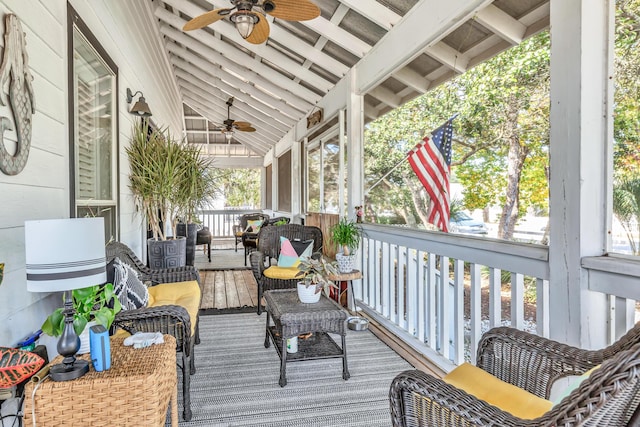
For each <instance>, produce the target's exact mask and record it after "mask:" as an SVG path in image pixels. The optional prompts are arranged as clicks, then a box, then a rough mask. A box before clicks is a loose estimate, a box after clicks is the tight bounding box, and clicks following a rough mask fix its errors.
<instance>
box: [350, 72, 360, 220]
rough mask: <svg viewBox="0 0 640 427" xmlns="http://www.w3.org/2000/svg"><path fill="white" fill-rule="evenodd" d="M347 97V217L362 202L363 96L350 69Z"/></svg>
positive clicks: (351, 217) (355, 75) (354, 73)
mask: <svg viewBox="0 0 640 427" xmlns="http://www.w3.org/2000/svg"><path fill="white" fill-rule="evenodd" d="M350 73H351V75H350V90H349V98H348V99H347V170H348V176H347V217H348V218H350V219H354V220H355V207H356V206H358V205H362V204H363V202H364V96H363V95H362V94H361V93H359V92H358V90H357V87H358V82H357V73H356V72H355V70H353V69H352V70H351V72H350Z"/></svg>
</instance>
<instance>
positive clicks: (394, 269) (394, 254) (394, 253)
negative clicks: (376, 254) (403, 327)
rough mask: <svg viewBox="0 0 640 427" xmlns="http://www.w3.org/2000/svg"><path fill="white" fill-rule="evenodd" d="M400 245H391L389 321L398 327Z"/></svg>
mask: <svg viewBox="0 0 640 427" xmlns="http://www.w3.org/2000/svg"><path fill="white" fill-rule="evenodd" d="M398 249H399V247H398V245H389V264H390V265H389V271H390V272H391V277H390V278H389V320H391V321H392V322H393V323H395V324H396V325H398V310H397V308H398V301H397V300H398V288H399V287H400V284H399V283H398V282H399V280H398V279H399V277H400V272H399V271H398V270H399V269H400V262H399V259H398Z"/></svg>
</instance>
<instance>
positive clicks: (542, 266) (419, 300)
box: [356, 224, 549, 370]
mask: <svg viewBox="0 0 640 427" xmlns="http://www.w3.org/2000/svg"><path fill="white" fill-rule="evenodd" d="M363 229H364V231H365V237H364V239H363V251H362V257H361V261H362V264H361V268H362V271H363V280H362V287H361V289H360V293H357V292H356V297H358V295H359V297H360V298H357V299H358V305H359V306H360V307H361V308H362V309H363V310H364V311H365V312H367V314H369V315H371V316H372V317H374V318H375V319H376V320H377V321H378V322H380V323H381V324H383V325H384V326H385V327H387V328H388V329H389V330H391V331H392V332H394V333H395V334H396V335H397V336H399V337H400V338H402V339H403V340H404V341H405V342H406V343H407V344H409V345H410V346H411V347H413V348H414V349H415V350H416V351H418V352H420V353H423V354H425V355H426V356H427V357H429V358H430V359H431V360H433V361H434V362H435V363H437V364H439V365H440V366H441V367H443V369H446V370H448V369H450V368H451V366H453V365H457V364H460V363H462V362H463V361H464V360H465V335H466V336H467V340H466V341H468V343H467V345H466V347H467V348H466V358H467V359H469V360H471V362H475V355H476V350H477V344H478V341H479V339H480V336H481V333H482V321H483V319H486V320H485V325H486V327H493V326H499V325H501V324H505V323H506V324H510V325H512V326H514V327H517V328H520V329H523V328H524V324H525V318H524V298H525V295H524V290H525V280H527V281H532V282H533V283H535V288H536V294H537V298H536V301H535V302H536V303H537V313H536V319H535V324H536V331H537V333H538V334H540V335H543V336H548V335H549V319H548V294H549V289H548V286H549V284H548V279H549V267H548V262H547V259H548V248H547V247H546V246H542V245H531V244H518V243H513V242H507V241H501V240H495V239H486V238H482V239H481V238H476V237H472V236H462V235H454V234H451V235H444V234H442V233H433V232H428V231H420V230H414V229H407V228H399V227H391V226H384V225H371V224H365V225H364V227H363ZM503 271H504V272H508V273H510V274H509V276H510V280H509V284H510V291H509V292H508V295H506V296H507V298H506V300H505V301H506V302H509V303H510V315H509V316H505V317H508V318H507V319H505V318H503V316H502V312H503V310H502V299H503V298H502V297H503V289H502V288H503V286H502V283H501V282H502V281H501V276H502V272H503ZM443 278H445V280H443ZM465 283H467V289H466V290H465ZM465 292H468V297H467V298H465ZM483 294H486V295H485V297H484V298H488V304H484V306H485V307H487V309H486V310H485V311H483V309H482V307H483V304H482V302H481V298H483V296H482V295H483ZM465 299H466V307H467V308H466V315H465ZM507 300H508V301H507ZM465 323H466V324H467V329H468V332H467V333H466V334H465ZM529 323H531V322H529Z"/></svg>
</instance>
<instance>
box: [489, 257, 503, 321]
mask: <svg viewBox="0 0 640 427" xmlns="http://www.w3.org/2000/svg"><path fill="white" fill-rule="evenodd" d="M500 273H501V270H500V269H498V268H493V267H490V268H489V325H490V327H492V328H495V327H496V326H500V324H501V322H502V294H501V291H502V280H501V278H500Z"/></svg>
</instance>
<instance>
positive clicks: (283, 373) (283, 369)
mask: <svg viewBox="0 0 640 427" xmlns="http://www.w3.org/2000/svg"><path fill="white" fill-rule="evenodd" d="M280 337H281V339H282V358H281V359H282V360H281V363H280V381H278V384H280V387H284V386H286V385H287V339H286V338H285V337H284V335H282V333H281V334H280Z"/></svg>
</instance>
